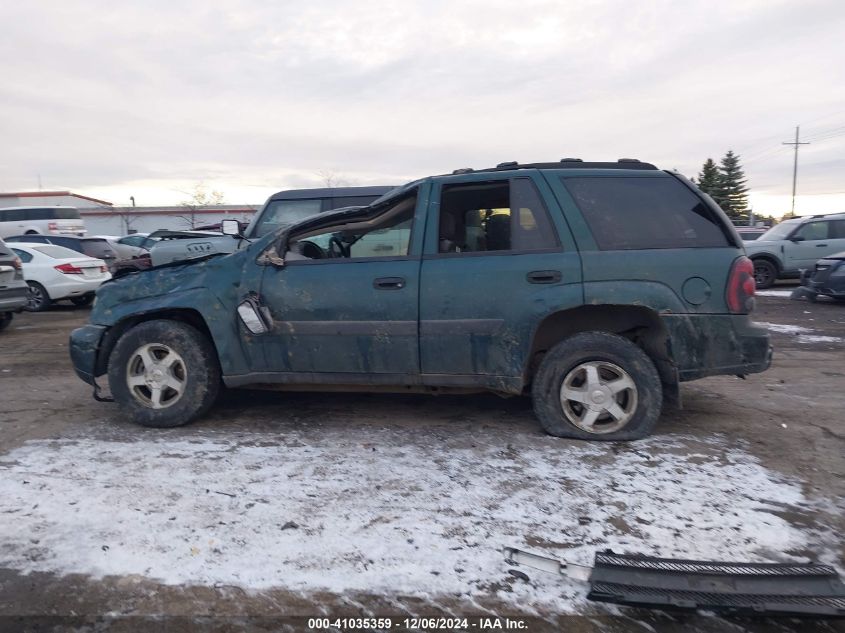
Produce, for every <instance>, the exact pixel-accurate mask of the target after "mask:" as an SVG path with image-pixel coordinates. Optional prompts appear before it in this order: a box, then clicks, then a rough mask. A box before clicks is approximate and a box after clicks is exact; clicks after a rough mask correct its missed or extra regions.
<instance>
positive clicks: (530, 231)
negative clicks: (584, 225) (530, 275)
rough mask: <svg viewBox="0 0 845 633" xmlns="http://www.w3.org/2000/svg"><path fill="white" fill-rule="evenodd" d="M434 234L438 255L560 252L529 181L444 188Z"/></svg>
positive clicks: (481, 183)
mask: <svg viewBox="0 0 845 633" xmlns="http://www.w3.org/2000/svg"><path fill="white" fill-rule="evenodd" d="M438 230H439V240H438V252H440V253H478V252H496V251H499V252H501V251H513V252H529V251H544V250H553V249H556V248H558V247H559V242H558V239H557V234H556V232H555V230H554V227H553V226H552V223H551V220H550V219H549V214H548V210H547V209H546V206H545V204H544V203H543V200H542V198H541V197H540V194H539V192H538V191H537V189H536V187H535V186H534V183H533V182H531V179H530V178H513V179H511V180H498V181H495V182H470V183H462V184H457V185H446V186H444V187H443V193H442V196H441V202H440V221H439V229H438Z"/></svg>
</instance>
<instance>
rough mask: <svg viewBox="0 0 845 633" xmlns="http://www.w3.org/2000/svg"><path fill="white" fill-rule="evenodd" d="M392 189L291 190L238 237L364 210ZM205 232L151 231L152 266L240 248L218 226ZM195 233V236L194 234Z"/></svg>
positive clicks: (273, 200) (254, 236)
mask: <svg viewBox="0 0 845 633" xmlns="http://www.w3.org/2000/svg"><path fill="white" fill-rule="evenodd" d="M391 189H393V187H383V186H374V187H330V188H322V189H292V190H289V191H280V192H279V193H275V194H273V195H272V196H270V198H269V199H268V200H267V202H265V203H264V206H263V207H262V208H261V209H259V210H258V212H257V213H256V214H255V216H253V218H252V221H251V222H250V223H249V225H248V226H247V227H246V228H245V229H244V226H243V223H241V222H239V226H240V227H241V229H242V231H243V232H242V235H244V236H245V237H246V238H247V239H248V240H253V239H258V238H260V237H262V236H264V235H267V234H268V233H271V232H273V231H275V230H277V229H279V228H282V227H285V226H290V225H291V224H294V223H296V222H299V221H300V220H302V219H304V218H307V217H311V216H312V215H318V214H320V213H325V212H327V211H332V210H335V209H340V208H343V207H351V206H364V205H367V204H370V203H371V202H373V201H374V200H376V199H377V198H379V197H380V196H383V195H384V194H386V193H387V192H388V191H390V190H391ZM209 226H210V227H214V228H213V229H212V230H211V231H206V230H205V229H207V228H208V227H200V228H196V229H193V230H191V231H155V232H153V233H151V234H150V235H155V236H157V237H159V238H161V241H160V242H159V243H158V244H156V245H155V247H154V248H152V249H151V251H150V255H151V257H152V263H153V265H154V266H160V265H162V264H169V263H172V262H177V261H182V260H185V259H194V258H197V257H205V256H207V255H213V254H214V253H232V252H234V251H235V250H237V249H238V248H241V247H242V246H243V244H244V243H243V242H242V241H241V240H239V239H237V238H233V237H231V236H229V235H223V234H221V233H220V232H219V228H218V226H219V225H209ZM197 232H199V235H196V233H197Z"/></svg>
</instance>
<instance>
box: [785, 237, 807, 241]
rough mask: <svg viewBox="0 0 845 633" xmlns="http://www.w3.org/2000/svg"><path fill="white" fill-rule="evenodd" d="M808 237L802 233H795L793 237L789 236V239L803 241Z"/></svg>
mask: <svg viewBox="0 0 845 633" xmlns="http://www.w3.org/2000/svg"><path fill="white" fill-rule="evenodd" d="M806 239H807V238H806V237H804V236H802V235H793V236H792V237H790V238H789V241H790V242H803V241H804V240H806Z"/></svg>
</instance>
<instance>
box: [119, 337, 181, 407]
mask: <svg viewBox="0 0 845 633" xmlns="http://www.w3.org/2000/svg"><path fill="white" fill-rule="evenodd" d="M187 379H188V370H187V367H186V366H185V361H184V360H183V359H182V357H181V356H180V355H179V354H178V353H177V352H176V351H175V350H174V349H173V348H171V347H169V346H167V345H164V344H163V343H148V344H146V345H142V346H141V347H139V348H138V349H136V350H135V351H134V352H133V353H132V355H131V356H130V357H129V362H128V363H127V365H126V385H127V386H128V387H129V393H130V394H132V397H133V398H134V399H135V400H136V401H138V402H139V403H140V404H142V405H143V406H145V407H147V408H148V409H166V408H168V407H172V406H173V405H174V404H176V403H177V402H178V401H179V400H180V399H181V398H182V395H183V394H184V392H185V384H186V381H187Z"/></svg>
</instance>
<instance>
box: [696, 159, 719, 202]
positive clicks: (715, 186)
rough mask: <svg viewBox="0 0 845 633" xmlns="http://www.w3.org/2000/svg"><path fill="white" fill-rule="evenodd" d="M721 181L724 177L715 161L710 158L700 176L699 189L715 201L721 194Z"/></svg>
mask: <svg viewBox="0 0 845 633" xmlns="http://www.w3.org/2000/svg"><path fill="white" fill-rule="evenodd" d="M721 179H722V175H721V174H720V173H719V168H718V167H717V166H716V163H715V161H714V160H713V159H712V158H708V159H707V160H706V161H705V162H704V165H703V166H702V167H701V173H700V174H698V182H697V184H698V188H699V189H701V190H702V191H703V192H704V193H709V194H710V196H711V197H713V198H714V199H715V198H716V197H717V196H718V194H719V192H720V182H721Z"/></svg>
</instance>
